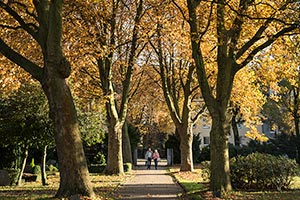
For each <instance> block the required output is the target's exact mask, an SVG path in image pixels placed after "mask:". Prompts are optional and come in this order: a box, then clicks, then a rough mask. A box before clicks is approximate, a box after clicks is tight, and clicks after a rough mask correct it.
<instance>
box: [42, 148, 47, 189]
mask: <svg viewBox="0 0 300 200" xmlns="http://www.w3.org/2000/svg"><path fill="white" fill-rule="evenodd" d="M46 158H47V145H45V146H44V150H43V157H42V184H43V185H44V186H45V185H48V183H47V174H46Z"/></svg>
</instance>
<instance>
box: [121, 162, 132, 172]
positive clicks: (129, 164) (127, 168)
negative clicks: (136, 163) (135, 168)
mask: <svg viewBox="0 0 300 200" xmlns="http://www.w3.org/2000/svg"><path fill="white" fill-rule="evenodd" d="M123 167H124V171H125V172H130V171H131V169H132V164H131V163H124V164H123Z"/></svg>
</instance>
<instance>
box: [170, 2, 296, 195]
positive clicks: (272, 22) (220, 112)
mask: <svg viewBox="0 0 300 200" xmlns="http://www.w3.org/2000/svg"><path fill="white" fill-rule="evenodd" d="M174 2H175V1H174ZM175 4H176V5H177V6H178V8H179V9H180V10H181V12H182V13H183V14H184V16H186V19H187V21H188V23H189V25H190V38H191V46H192V55H193V59H194V62H195V65H196V71H197V75H198V82H199V85H200V88H201V92H202V95H203V98H204V100H205V103H206V105H207V108H208V110H209V112H210V115H211V117H212V129H211V132H210V138H211V144H210V147H211V177H210V178H211V179H210V181H211V182H210V189H211V190H212V191H213V194H214V196H219V197H220V196H221V192H222V191H229V190H231V183H230V169H229V155H228V135H229V131H230V123H229V122H230V119H231V116H230V115H229V113H228V112H227V111H228V103H229V100H230V96H231V91H232V87H233V80H234V77H235V75H236V73H237V72H238V71H239V70H240V69H242V68H243V67H245V66H247V65H248V64H249V63H250V62H251V61H252V60H253V59H254V57H255V56H256V55H257V54H258V53H261V52H262V51H263V50H264V49H265V48H266V47H268V46H270V45H272V43H273V42H274V41H275V40H276V39H278V38H279V37H281V36H284V35H285V34H287V33H290V32H292V31H293V30H295V29H297V28H298V27H299V5H298V3H297V1H276V2H274V1H268V0H263V1H259V2H257V1H253V0H234V1H225V0H217V1H211V2H209V1H199V0H187V1H186V5H187V9H188V17H187V14H186V12H185V10H184V9H182V7H180V4H179V3H177V2H175ZM203 11H206V12H203ZM214 33H215V34H214ZM209 38H210V39H212V40H211V43H212V44H213V45H211V48H210V49H211V54H212V55H215V57H216V59H215V66H216V70H217V81H216V87H215V88H216V91H213V90H212V87H211V85H210V84H209V82H208V77H207V72H206V70H207V69H206V62H205V60H204V56H205V55H203V52H204V51H203V46H206V47H207V46H209V44H208V43H206V44H205V41H206V40H208V39H209ZM213 52H214V53H213Z"/></svg>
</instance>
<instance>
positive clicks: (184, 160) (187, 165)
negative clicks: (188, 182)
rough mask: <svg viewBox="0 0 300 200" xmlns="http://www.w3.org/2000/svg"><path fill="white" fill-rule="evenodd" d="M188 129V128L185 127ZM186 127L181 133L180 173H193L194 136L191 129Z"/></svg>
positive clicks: (181, 129) (180, 130)
mask: <svg viewBox="0 0 300 200" xmlns="http://www.w3.org/2000/svg"><path fill="white" fill-rule="evenodd" d="M185 127H186V126H185ZM185 127H184V126H183V127H182V128H180V129H178V131H179V136H180V156H181V159H180V161H181V162H180V171H193V170H194V165H193V153H192V143H193V134H192V132H191V130H189V129H190V128H185Z"/></svg>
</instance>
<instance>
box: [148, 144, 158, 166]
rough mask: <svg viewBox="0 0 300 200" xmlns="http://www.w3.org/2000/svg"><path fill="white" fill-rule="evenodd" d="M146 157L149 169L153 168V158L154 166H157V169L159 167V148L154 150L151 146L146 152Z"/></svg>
mask: <svg viewBox="0 0 300 200" xmlns="http://www.w3.org/2000/svg"><path fill="white" fill-rule="evenodd" d="M145 157H146V165H147V169H151V161H152V159H153V160H154V167H155V169H157V165H158V160H159V159H160V156H159V153H158V151H157V149H155V150H154V152H152V150H151V148H149V149H148V150H147V152H146V155H145Z"/></svg>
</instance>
